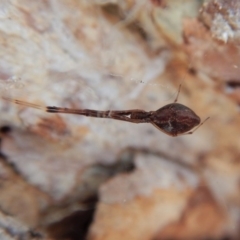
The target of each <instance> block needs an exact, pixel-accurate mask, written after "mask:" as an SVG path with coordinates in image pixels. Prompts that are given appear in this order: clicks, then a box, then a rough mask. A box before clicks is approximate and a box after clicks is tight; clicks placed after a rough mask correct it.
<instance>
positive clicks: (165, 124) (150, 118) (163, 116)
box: [3, 85, 209, 137]
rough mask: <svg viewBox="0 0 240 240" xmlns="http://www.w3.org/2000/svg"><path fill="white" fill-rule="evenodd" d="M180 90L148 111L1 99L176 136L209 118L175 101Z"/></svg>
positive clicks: (189, 132)
mask: <svg viewBox="0 0 240 240" xmlns="http://www.w3.org/2000/svg"><path fill="white" fill-rule="evenodd" d="M180 90H181V85H179V89H178V93H177V96H176V99H175V100H174V102H173V103H170V104H167V105H165V106H163V107H161V108H159V109H158V110H156V111H150V112H146V111H144V110H140V109H131V110H117V111H113V110H107V111H98V110H91V109H72V108H62V107H55V106H41V105H37V104H34V103H29V102H24V101H21V100H17V99H11V98H7V97H3V99H4V100H7V101H10V102H14V103H16V104H20V105H23V106H26V107H31V108H37V109H40V110H44V111H46V112H49V113H68V114H78V115H84V116H86V117H96V118H110V119H115V120H120V121H126V122H131V123H151V124H152V125H153V126H155V127H156V128H157V129H159V130H160V131H162V132H163V133H165V134H167V135H169V136H172V137H176V136H179V135H186V134H192V133H194V132H195V131H196V130H197V129H198V128H199V127H200V126H202V125H203V123H204V122H206V121H207V120H208V119H209V117H207V118H206V119H205V120H204V121H203V122H201V119H200V117H199V116H198V115H197V114H196V113H195V112H194V111H193V110H191V109H190V108H188V107H186V106H185V105H183V104H180V103H177V100H178V96H179V93H180Z"/></svg>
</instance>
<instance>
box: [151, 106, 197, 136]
mask: <svg viewBox="0 0 240 240" xmlns="http://www.w3.org/2000/svg"><path fill="white" fill-rule="evenodd" d="M151 123H152V124H153V125H154V126H155V127H157V128H158V129H159V130H161V131H162V132H164V133H166V134H168V135H171V136H173V137H174V136H178V135H181V134H184V133H187V132H189V131H190V130H191V129H193V128H194V127H196V126H198V125H199V124H200V123H201V119H200V117H198V116H197V114H196V113H195V112H194V111H193V110H191V109H190V108H188V107H186V106H184V105H182V104H180V103H171V104H168V105H165V106H164V107H162V108H159V109H158V110H157V111H155V112H153V114H152V115H151Z"/></svg>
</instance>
